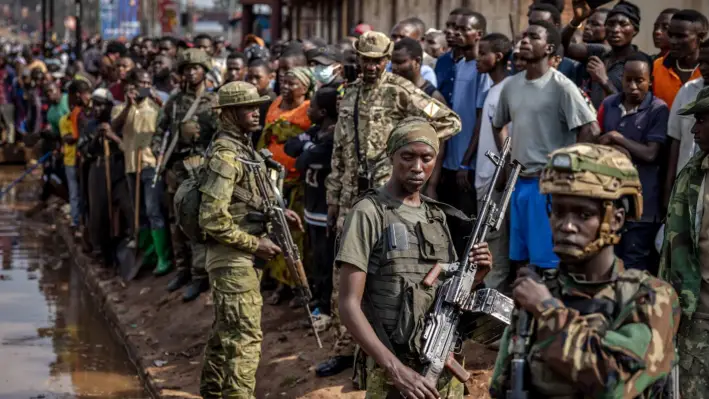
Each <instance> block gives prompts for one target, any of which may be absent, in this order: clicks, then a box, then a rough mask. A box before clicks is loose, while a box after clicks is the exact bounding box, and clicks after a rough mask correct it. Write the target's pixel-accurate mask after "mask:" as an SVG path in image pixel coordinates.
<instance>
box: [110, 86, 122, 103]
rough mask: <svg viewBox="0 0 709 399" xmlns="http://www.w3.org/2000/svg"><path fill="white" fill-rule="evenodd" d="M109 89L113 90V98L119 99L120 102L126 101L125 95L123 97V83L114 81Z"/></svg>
mask: <svg viewBox="0 0 709 399" xmlns="http://www.w3.org/2000/svg"><path fill="white" fill-rule="evenodd" d="M108 91H110V92H111V94H112V95H113V100H114V101H118V102H123V101H125V100H126V99H125V97H123V83H122V82H118V83H114V84H112V85H111V86H109V88H108Z"/></svg>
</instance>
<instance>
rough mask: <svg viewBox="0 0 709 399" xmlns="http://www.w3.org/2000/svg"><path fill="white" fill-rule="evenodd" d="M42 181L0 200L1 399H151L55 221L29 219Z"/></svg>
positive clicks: (0, 181) (0, 183)
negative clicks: (73, 262)
mask: <svg viewBox="0 0 709 399" xmlns="http://www.w3.org/2000/svg"><path fill="white" fill-rule="evenodd" d="M21 172H22V168H17V167H6V166H0V187H4V186H7V184H9V182H10V181H12V179H14V178H15V177H17V176H19V175H20V174H21ZM36 179H37V178H36V177H35V178H34V180H35V183H32V182H29V183H23V184H20V185H19V186H17V188H16V189H14V190H13V191H12V192H11V193H9V194H7V195H5V196H4V197H3V198H0V258H1V263H0V264H1V265H2V266H1V268H0V399H16V398H17V399H26V398H37V399H39V398H46V399H53V398H148V397H149V395H148V394H147V393H146V392H145V391H144V390H143V387H142V385H141V382H140V379H139V378H138V376H137V375H136V372H135V368H134V367H133V365H132V364H131V363H130V361H129V360H128V358H127V356H126V353H125V350H124V348H123V347H122V346H120V345H118V344H117V343H116V342H115V341H114V339H113V335H112V332H111V331H110V330H109V328H108V326H107V325H106V323H105V321H104V319H103V317H102V316H101V315H100V314H99V313H98V310H97V308H96V306H94V304H93V303H92V299H91V296H90V295H89V294H88V293H87V292H86V291H85V288H84V286H83V282H82V281H81V278H80V276H79V275H77V273H78V271H76V270H73V268H72V266H71V263H70V262H71V261H70V260H69V256H68V253H67V249H66V247H65V246H64V244H63V242H62V241H61V238H59V237H58V235H57V234H56V233H55V232H54V231H53V229H52V226H51V222H52V221H51V220H45V221H42V220H41V218H39V219H36V220H27V219H24V217H23V213H24V211H25V210H27V209H29V208H30V207H31V206H32V205H33V203H32V201H33V199H34V198H36V194H37V190H38V184H37V181H36Z"/></svg>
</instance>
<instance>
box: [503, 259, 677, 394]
mask: <svg viewBox="0 0 709 399" xmlns="http://www.w3.org/2000/svg"><path fill="white" fill-rule="evenodd" d="M556 283H557V284H558V285H559V290H558V291H559V292H558V293H556V295H555V296H556V297H558V298H559V299H557V298H555V299H553V300H552V301H551V302H552V303H551V304H548V306H545V307H544V309H543V310H542V312H541V315H540V316H539V317H538V318H536V319H535V321H534V322H533V330H532V331H533V334H532V339H531V340H530V342H531V345H529V350H528V352H527V353H528V356H527V364H528V366H529V367H528V369H529V374H528V375H529V378H525V383H526V384H527V386H526V387H525V389H526V390H527V391H529V392H530V395H529V397H532V398H536V397H539V398H569V399H570V398H574V399H575V398H650V397H657V396H658V395H657V393H658V392H659V391H661V390H662V388H663V387H664V384H665V382H666V377H667V376H668V374H669V372H670V370H671V369H672V366H673V365H674V364H675V362H676V360H677V359H676V356H675V347H674V342H673V338H674V336H675V334H676V332H677V328H678V327H679V321H680V308H679V300H678V298H677V294H676V293H675V291H674V290H673V289H672V287H671V286H670V285H669V284H667V283H665V282H664V281H662V280H659V279H657V278H655V277H652V276H651V275H649V274H647V273H646V272H643V271H639V270H624V268H623V265H622V262H621V261H620V260H616V263H615V265H614V270H613V275H612V277H611V279H610V280H608V281H604V282H598V283H589V282H584V281H582V280H580V279H577V278H576V277H574V276H573V275H570V274H564V273H563V272H562V273H560V275H559V277H558V280H557V281H556ZM516 330H517V329H516V325H515V323H514V320H513V323H512V324H510V326H509V327H508V328H507V329H506V330H505V334H504V335H503V337H502V341H501V342H500V351H499V353H498V356H497V361H496V362H495V370H494V372H493V375H492V380H491V382H490V395H491V396H492V397H493V398H504V397H505V394H506V391H507V390H508V389H509V388H510V385H509V383H510V362H511V359H512V350H513V346H512V343H513V342H514V340H513V339H512V337H515V336H516V334H517V332H516Z"/></svg>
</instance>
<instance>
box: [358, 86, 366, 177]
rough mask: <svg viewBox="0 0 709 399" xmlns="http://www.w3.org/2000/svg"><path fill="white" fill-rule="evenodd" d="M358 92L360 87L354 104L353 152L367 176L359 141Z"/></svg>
mask: <svg viewBox="0 0 709 399" xmlns="http://www.w3.org/2000/svg"><path fill="white" fill-rule="evenodd" d="M359 92H360V88H357V97H356V98H355V106H354V145H355V152H356V153H357V161H358V162H359V163H360V164H361V165H362V167H363V169H364V175H365V176H366V177H369V165H367V157H366V154H364V155H363V154H362V152H361V147H362V146H361V145H360V143H359Z"/></svg>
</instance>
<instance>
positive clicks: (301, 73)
mask: <svg viewBox="0 0 709 399" xmlns="http://www.w3.org/2000/svg"><path fill="white" fill-rule="evenodd" d="M286 76H292V77H294V78H296V79H298V81H300V83H302V84H303V86H305V98H308V99H309V98H310V97H311V96H312V95H313V92H314V91H315V79H314V78H313V73H312V72H310V68H306V67H296V68H293V69H291V70H290V71H288V72H287V73H286Z"/></svg>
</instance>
